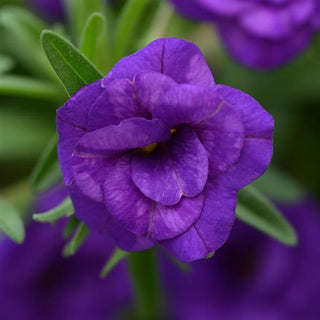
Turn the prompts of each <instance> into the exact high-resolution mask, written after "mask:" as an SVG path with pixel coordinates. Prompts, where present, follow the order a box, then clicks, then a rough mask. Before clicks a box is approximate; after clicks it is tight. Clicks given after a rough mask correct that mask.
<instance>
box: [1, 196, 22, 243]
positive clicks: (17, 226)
mask: <svg viewBox="0 0 320 320" xmlns="http://www.w3.org/2000/svg"><path fill="white" fill-rule="evenodd" d="M0 230H2V231H3V232H4V233H5V234H7V235H8V236H9V237H10V238H11V239H12V240H13V241H14V242H16V243H22V242H23V240H24V237H25V231H24V225H23V221H22V219H21V217H20V215H19V213H18V212H17V211H16V209H15V208H14V207H13V206H12V205H11V204H9V203H8V202H6V201H5V200H3V199H1V198H0Z"/></svg>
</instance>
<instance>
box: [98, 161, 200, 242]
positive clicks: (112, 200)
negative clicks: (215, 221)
mask: <svg viewBox="0 0 320 320" xmlns="http://www.w3.org/2000/svg"><path fill="white" fill-rule="evenodd" d="M104 196H105V198H104V199H105V205H106V207H107V208H108V211H109V212H110V214H111V216H112V217H113V219H114V221H115V222H116V223H117V224H119V226H121V227H123V228H125V229H126V230H129V231H130V232H132V233H133V234H135V235H140V236H143V237H148V238H149V239H151V240H152V241H153V240H163V239H170V238H174V237H176V236H177V235H179V234H181V233H183V232H185V231H186V230H188V228H190V226H191V225H192V224H193V223H194V222H195V221H196V220H197V218H198V217H199V215H200V213H201V210H202V207H203V200H204V195H203V194H200V195H199V196H197V197H194V198H183V199H181V201H180V202H179V204H178V205H176V206H171V207H166V206H162V205H160V204H158V203H156V202H154V201H152V200H150V199H148V198H147V197H145V196H144V195H143V194H142V193H141V192H140V190H139V189H138V188H137V187H136V186H135V184H134V183H133V182H132V180H131V170H130V160H129V157H123V158H121V159H120V160H119V161H118V163H117V164H116V165H115V167H114V168H113V169H111V170H110V172H109V174H108V176H107V178H106V181H105V184H104Z"/></svg>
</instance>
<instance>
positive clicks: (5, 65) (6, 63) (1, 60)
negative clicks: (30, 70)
mask: <svg viewBox="0 0 320 320" xmlns="http://www.w3.org/2000/svg"><path fill="white" fill-rule="evenodd" d="M13 65H14V63H13V60H12V59H11V58H10V57H7V56H3V55H0V74H3V73H6V72H7V71H9V70H10V69H12V67H13Z"/></svg>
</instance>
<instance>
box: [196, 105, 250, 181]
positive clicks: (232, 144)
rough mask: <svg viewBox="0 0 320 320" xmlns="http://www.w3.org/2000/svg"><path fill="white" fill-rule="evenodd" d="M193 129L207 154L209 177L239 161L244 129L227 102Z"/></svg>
mask: <svg viewBox="0 0 320 320" xmlns="http://www.w3.org/2000/svg"><path fill="white" fill-rule="evenodd" d="M194 129H195V130H196V132H197V135H198V137H199V139H200V141H201V143H202V145H203V146H204V147H205V149H206V150H207V152H208V159H209V174H210V176H211V177H215V176H217V175H219V174H221V173H222V172H225V171H226V170H227V169H228V168H229V167H230V166H231V165H232V164H234V163H235V162H236V161H237V160H238V159H239V157H240V153H241V149H242V147H243V144H244V135H245V132H244V127H243V123H242V121H241V118H240V116H239V114H238V113H237V112H235V110H233V109H232V108H231V107H230V106H229V104H228V103H227V102H225V103H224V104H221V107H220V108H219V109H218V110H217V112H216V113H215V114H213V115H212V116H211V117H210V118H208V119H207V120H205V121H202V122H200V123H199V124H198V125H196V126H195V127H194Z"/></svg>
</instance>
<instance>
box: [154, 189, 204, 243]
mask: <svg viewBox="0 0 320 320" xmlns="http://www.w3.org/2000/svg"><path fill="white" fill-rule="evenodd" d="M203 203H204V194H203V193H201V194H200V195H198V196H196V197H193V198H186V197H183V198H182V199H181V200H180V201H179V203H178V204H177V205H175V206H162V205H160V204H156V203H155V207H154V211H153V218H152V221H151V223H152V224H151V225H150V228H149V236H150V237H151V238H152V239H154V240H157V241H160V240H166V239H171V238H174V237H176V236H178V235H180V234H182V233H184V232H186V231H187V230H188V229H189V228H190V227H191V226H192V224H193V223H194V222H195V221H196V220H197V219H198V218H199V216H200V214H201V212H202V208H203Z"/></svg>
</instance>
